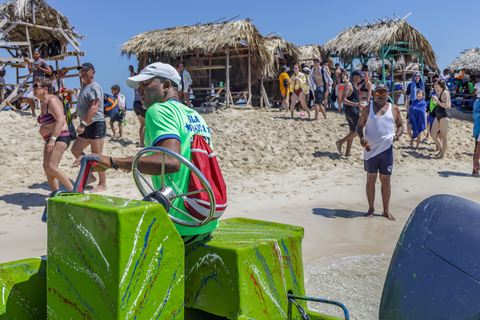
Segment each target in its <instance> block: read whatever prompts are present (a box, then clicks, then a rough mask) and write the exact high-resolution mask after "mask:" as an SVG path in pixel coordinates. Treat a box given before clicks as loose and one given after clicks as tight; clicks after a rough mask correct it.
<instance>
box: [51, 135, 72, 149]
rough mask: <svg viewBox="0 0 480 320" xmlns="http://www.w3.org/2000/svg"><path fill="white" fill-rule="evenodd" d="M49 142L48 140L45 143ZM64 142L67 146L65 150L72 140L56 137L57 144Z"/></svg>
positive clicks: (68, 137)
mask: <svg viewBox="0 0 480 320" xmlns="http://www.w3.org/2000/svg"><path fill="white" fill-rule="evenodd" d="M49 141H50V139H48V140H47V141H45V142H46V143H48V142H49ZM59 141H61V142H65V143H66V144H67V149H68V147H69V146H70V142H71V141H72V139H71V138H70V136H67V137H58V138H57V142H59Z"/></svg>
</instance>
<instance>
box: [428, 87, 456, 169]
mask: <svg viewBox="0 0 480 320" xmlns="http://www.w3.org/2000/svg"><path fill="white" fill-rule="evenodd" d="M435 92H438V96H437V95H435V96H432V99H433V102H435V103H436V104H437V106H436V107H435V110H434V113H435V121H433V124H432V139H433V141H434V142H435V145H436V146H437V148H438V153H437V154H436V155H435V157H439V159H441V158H443V157H444V156H445V152H446V151H447V133H448V127H449V126H450V108H451V106H452V105H451V101H450V92H449V91H448V89H447V84H446V82H445V80H438V82H437V83H436V84H435ZM439 130H440V134H438V131H439ZM439 138H440V139H442V143H440V141H439Z"/></svg>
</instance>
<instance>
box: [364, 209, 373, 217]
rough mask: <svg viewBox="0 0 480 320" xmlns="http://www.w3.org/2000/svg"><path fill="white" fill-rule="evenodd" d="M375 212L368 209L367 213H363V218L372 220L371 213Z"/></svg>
mask: <svg viewBox="0 0 480 320" xmlns="http://www.w3.org/2000/svg"><path fill="white" fill-rule="evenodd" d="M374 212H375V210H374V209H368V211H367V213H365V214H364V215H363V216H364V217H366V218H373V213H374Z"/></svg>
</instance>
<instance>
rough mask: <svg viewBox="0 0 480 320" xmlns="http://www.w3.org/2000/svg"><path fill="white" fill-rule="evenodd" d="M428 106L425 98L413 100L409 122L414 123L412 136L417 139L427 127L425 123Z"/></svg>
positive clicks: (409, 111)
mask: <svg viewBox="0 0 480 320" xmlns="http://www.w3.org/2000/svg"><path fill="white" fill-rule="evenodd" d="M426 108H427V103H426V102H425V100H424V99H422V100H413V103H412V105H411V106H410V109H409V110H408V113H409V114H410V119H409V122H408V123H409V124H411V125H412V133H413V135H412V137H413V139H415V138H416V137H417V136H418V135H419V134H420V133H421V132H423V131H425V129H427V126H426V124H425V109H426Z"/></svg>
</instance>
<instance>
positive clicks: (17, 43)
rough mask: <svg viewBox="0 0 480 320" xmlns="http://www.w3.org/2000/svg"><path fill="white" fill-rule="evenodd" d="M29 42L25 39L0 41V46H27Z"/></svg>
mask: <svg viewBox="0 0 480 320" xmlns="http://www.w3.org/2000/svg"><path fill="white" fill-rule="evenodd" d="M29 45H30V42H26V41H11V42H7V41H0V47H12V46H17V47H26V46H29Z"/></svg>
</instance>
